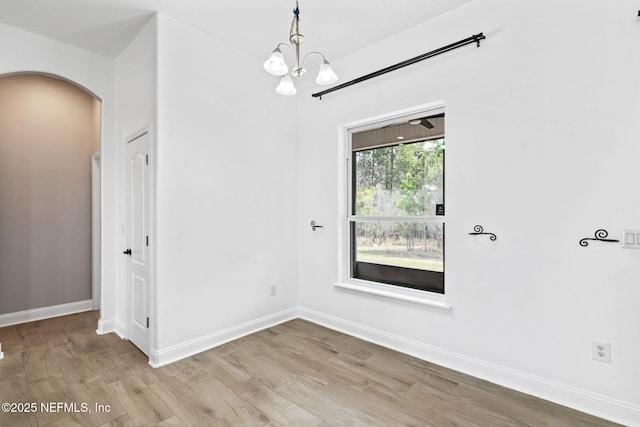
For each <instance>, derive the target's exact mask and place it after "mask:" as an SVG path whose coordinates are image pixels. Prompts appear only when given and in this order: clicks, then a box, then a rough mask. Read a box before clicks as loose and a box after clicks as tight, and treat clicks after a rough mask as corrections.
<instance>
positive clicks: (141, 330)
mask: <svg viewBox="0 0 640 427" xmlns="http://www.w3.org/2000/svg"><path fill="white" fill-rule="evenodd" d="M148 163H149V134H148V133H144V134H142V135H140V136H137V137H135V138H133V139H131V140H129V141H128V142H127V211H128V212H127V222H128V224H127V242H128V244H129V246H128V249H127V250H126V251H125V254H127V255H128V256H129V261H128V263H127V294H128V310H129V315H128V321H129V325H128V326H129V339H130V340H131V342H132V343H133V344H135V345H136V346H137V347H138V348H139V349H140V350H142V352H143V353H144V354H146V355H149V171H148V169H149V167H148Z"/></svg>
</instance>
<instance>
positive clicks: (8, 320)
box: [0, 299, 93, 328]
mask: <svg viewBox="0 0 640 427" xmlns="http://www.w3.org/2000/svg"><path fill="white" fill-rule="evenodd" d="M91 310H93V300H90V299H89V300H86V301H77V302H70V303H67V304H60V305H53V306H50V307H41V308H34V309H33V310H25V311H18V312H15V313H7V314H0V328H3V327H5V326H11V325H17V324H19V323H26V322H33V321H35V320H42V319H50V318H52V317H58V316H66V315H68V314H74V313H81V312H83V311H91Z"/></svg>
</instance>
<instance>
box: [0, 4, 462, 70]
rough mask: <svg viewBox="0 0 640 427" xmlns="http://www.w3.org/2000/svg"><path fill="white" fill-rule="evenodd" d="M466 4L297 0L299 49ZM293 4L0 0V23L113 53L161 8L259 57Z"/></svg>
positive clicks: (340, 48)
mask: <svg viewBox="0 0 640 427" xmlns="http://www.w3.org/2000/svg"><path fill="white" fill-rule="evenodd" d="M469 1H471V0H348V1H347V0H322V1H319V0H316V1H312V0H300V32H301V33H302V34H303V35H304V36H305V37H306V42H305V45H304V46H303V49H304V51H306V52H308V51H311V50H320V51H321V52H322V53H324V54H325V56H327V59H329V61H331V60H335V59H337V58H340V57H343V56H345V55H348V54H349V53H352V52H355V51H357V50H359V49H361V48H363V47H365V46H367V45H369V44H371V43H374V42H376V41H378V40H381V39H384V38H386V37H389V36H391V35H392V34H395V33H398V32H400V31H402V30H404V29H407V28H409V27H412V26H415V25H417V24H419V23H421V22H424V21H426V20H429V19H431V18H433V17H435V16H437V15H440V14H442V13H444V12H446V11H448V10H451V9H454V8H456V7H458V6H460V5H462V4H464V3H467V2H469ZM294 6H295V0H245V1H238V0H0V22H3V23H5V24H7V25H10V26H13V27H17V28H21V29H24V30H26V31H30V32H33V33H37V34H40V35H43V36H45V37H49V38H52V39H55V40H59V41H61V42H64V43H68V44H72V45H75V46H78V47H81V48H84V49H88V50H91V51H93V52H96V53H99V54H102V55H106V56H111V57H116V56H117V55H118V54H119V53H120V52H122V50H123V49H124V47H125V46H126V45H127V44H128V43H129V41H130V40H131V39H132V38H133V36H134V35H135V34H136V33H137V32H138V31H139V30H140V28H142V26H143V25H144V24H145V23H146V22H147V21H148V20H149V18H150V17H151V15H152V14H153V13H154V12H155V11H161V12H163V13H165V14H167V15H169V16H171V17H173V18H175V19H177V20H179V21H182V22H183V23H185V24H188V25H190V26H192V27H194V28H196V29H199V30H201V31H203V32H205V33H208V34H210V35H211V36H213V37H214V38H216V39H218V40H221V41H223V42H225V43H228V44H230V45H232V46H235V47H237V48H239V49H241V50H244V51H245V52H248V53H250V54H252V55H254V56H256V57H260V58H265V59H266V57H268V56H269V54H270V53H271V50H273V48H274V47H275V46H276V44H277V43H279V42H287V41H288V36H289V27H290V24H291V19H292V17H293V14H292V10H293V8H294ZM4 42H6V41H4Z"/></svg>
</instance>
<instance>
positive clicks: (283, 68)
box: [264, 47, 289, 76]
mask: <svg viewBox="0 0 640 427" xmlns="http://www.w3.org/2000/svg"><path fill="white" fill-rule="evenodd" d="M264 69H265V70H266V71H267V73H269V74H273V75H274V76H284V75H285V74H287V73H288V72H289V67H287V64H286V63H285V62H284V55H283V54H282V51H281V50H280V48H278V47H277V48H275V49H274V50H273V52H272V53H271V56H270V57H269V59H267V60H266V61H265V63H264Z"/></svg>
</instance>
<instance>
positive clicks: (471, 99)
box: [298, 0, 640, 424]
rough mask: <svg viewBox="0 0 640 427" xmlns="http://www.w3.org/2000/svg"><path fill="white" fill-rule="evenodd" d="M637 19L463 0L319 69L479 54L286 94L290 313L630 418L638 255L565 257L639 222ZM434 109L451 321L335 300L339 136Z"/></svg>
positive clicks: (594, 9) (374, 302)
mask: <svg viewBox="0 0 640 427" xmlns="http://www.w3.org/2000/svg"><path fill="white" fill-rule="evenodd" d="M637 9H638V4H637V2H634V1H631V0H625V1H619V2H607V3H606V4H605V2H581V3H580V5H579V6H577V4H576V3H575V2H570V1H560V2H557V1H554V2H551V1H543V2H509V1H506V0H476V1H474V2H471V3H469V4H467V5H465V6H463V7H460V8H458V9H456V10H454V11H452V12H450V13H447V14H445V15H443V16H441V17H439V18H437V19H434V20H432V21H429V22H427V23H424V24H423V25H420V26H418V27H415V28H412V29H410V30H407V31H405V32H403V33H401V34H398V35H396V36H394V37H393V38H391V39H387V40H385V41H383V42H381V43H377V44H375V45H372V46H370V47H368V48H366V49H364V50H361V51H359V52H357V53H355V54H353V55H350V56H348V57H346V58H344V59H342V60H339V61H336V62H335V63H334V64H333V65H334V68H335V69H336V71H337V72H338V74H339V75H340V77H341V81H343V82H344V81H347V80H350V79H352V78H356V77H359V76H360V75H363V74H366V73H369V72H371V71H374V70H376V69H379V68H383V67H385V66H388V65H391V64H393V63H396V62H399V61H401V60H404V59H407V58H410V57H413V56H416V55H419V54H421V53H423V52H427V51H429V50H432V49H435V48H438V47H440V46H443V45H445V44H448V43H451V42H454V41H457V40H460V39H463V38H466V37H468V36H471V35H472V34H475V33H478V32H481V31H483V32H484V33H485V34H486V36H487V39H486V40H485V41H483V42H482V46H481V47H480V48H478V49H477V48H476V47H475V46H468V47H465V48H461V49H459V50H456V51H454V52H451V53H448V54H445V55H442V56H439V57H437V58H433V59H430V60H427V61H425V62H422V63H419V64H416V65H412V66H410V67H407V68H404V69H402V70H399V71H395V72H393V73H391V74H387V75H385V76H382V77H378V78H376V79H375V80H370V81H367V82H365V83H362V84H359V85H356V86H352V87H349V88H346V89H344V90H342V91H339V92H336V93H332V94H329V95H327V96H325V97H324V99H323V100H321V101H319V100H317V99H311V98H310V97H309V93H302V94H300V93H299V96H300V99H301V100H302V102H301V105H300V116H299V118H300V120H299V132H300V138H299V144H300V150H299V152H300V156H299V159H298V161H299V171H300V175H299V177H300V178H299V199H300V210H299V211H300V215H299V217H298V229H299V230H304V232H300V234H299V283H300V304H301V306H302V307H303V313H306V315H307V316H308V317H310V318H313V319H315V320H316V321H321V322H324V323H326V324H330V325H332V326H334V327H339V328H342V329H343V330H346V331H349V332H351V333H357V334H360V335H362V336H366V337H368V338H370V339H376V340H378V341H380V342H385V343H387V344H390V345H394V346H396V347H397V348H400V349H402V350H404V351H408V352H412V353H414V354H416V355H418V356H420V357H424V358H427V359H431V360H435V361H438V362H439V363H442V364H445V365H449V366H452V367H454V368H456V369H459V370H464V371H467V372H470V373H472V374H476V375H479V376H482V377H485V378H487V379H489V380H492V381H496V382H499V383H501V384H504V385H507V386H510V387H513V388H518V389H521V390H524V391H525V392H529V393H533V394H538V395H541V396H543V397H545V398H548V399H552V400H555V401H558V402H560V403H565V404H567V405H571V406H574V407H577V408H579V409H581V410H583V411H587V412H591V413H595V414H597V415H601V416H606V417H609V418H614V419H617V420H619V421H622V422H627V423H631V424H640V386H639V385H638V384H639V381H638V379H639V378H640V363H639V360H640V359H639V358H638V354H640V340H638V334H639V331H640V310H638V301H640V287H639V286H638V277H639V274H640V251H633V250H623V249H621V247H620V246H619V245H618V244H607V243H597V242H596V243H592V244H591V245H590V246H589V247H588V248H583V247H580V246H579V245H578V241H579V240H580V239H581V238H583V237H591V236H592V235H593V233H594V232H595V230H596V229H598V228H606V229H607V230H608V231H609V232H610V236H611V237H612V238H618V236H619V234H620V232H621V230H622V229H623V228H640V200H639V197H638V194H639V193H638V191H637V188H636V184H637V183H638V182H640V169H638V167H637V163H638V162H637V159H638V158H640V144H638V143H637V141H636V140H637V138H638V126H637V123H638V117H639V116H640V96H639V94H640V90H639V89H640V83H639V80H638V76H639V75H640V59H638V58H639V57H638V55H637V52H638V51H639V48H640V22H638V21H637V20H636V15H637ZM326 54H330V52H326ZM314 89H315V88H314ZM439 99H444V100H445V102H446V107H445V110H446V135H447V164H446V183H447V196H446V199H447V207H446V212H447V217H446V225H447V236H446V284H445V286H446V301H447V303H449V304H450V305H452V306H453V310H452V311H451V313H446V312H443V311H441V310H432V309H429V308H425V307H423V306H417V305H411V304H407V303H400V302H394V301H391V300H385V299H380V298H377V297H372V296H367V295H363V294H356V293H350V292H347V291H340V290H337V289H336V288H334V286H333V284H334V283H336V281H337V280H338V259H337V248H338V245H339V244H340V242H339V238H338V233H337V231H336V230H337V226H338V221H340V218H339V215H338V211H337V209H338V208H337V205H338V203H337V202H338V200H337V199H338V197H337V194H339V192H340V190H339V189H340V188H341V183H339V182H338V180H337V176H338V175H339V171H338V165H339V160H338V159H337V156H338V145H337V134H338V127H339V126H340V125H342V124H345V123H349V122H353V121H356V120H361V119H365V118H367V117H373V116H377V115H381V114H384V113H388V112H391V111H397V110H402V109H405V108H409V107H412V106H415V105H420V104H425V103H429V102H432V101H436V100H439ZM340 164H341V163H340ZM311 219H316V221H318V223H320V224H323V225H325V228H324V230H323V232H322V233H321V234H317V233H316V234H312V233H311V231H310V229H308V222H309V221H310V220H311ZM475 224H482V225H483V226H484V227H485V229H486V230H487V231H491V232H494V233H496V234H497V235H498V240H497V241H496V243H495V244H488V243H487V242H486V241H483V240H482V239H480V238H474V237H472V236H469V235H468V232H470V231H472V228H473V226H474V225H475ZM593 339H597V340H603V341H609V342H611V346H612V363H611V364H605V363H600V362H595V361H593V360H591V341H592V340H593Z"/></svg>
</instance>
